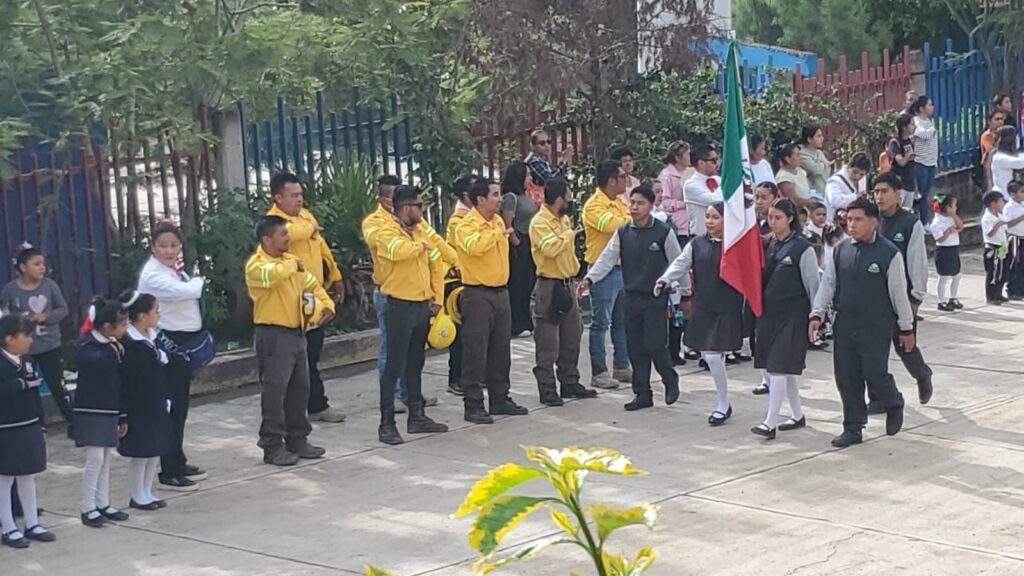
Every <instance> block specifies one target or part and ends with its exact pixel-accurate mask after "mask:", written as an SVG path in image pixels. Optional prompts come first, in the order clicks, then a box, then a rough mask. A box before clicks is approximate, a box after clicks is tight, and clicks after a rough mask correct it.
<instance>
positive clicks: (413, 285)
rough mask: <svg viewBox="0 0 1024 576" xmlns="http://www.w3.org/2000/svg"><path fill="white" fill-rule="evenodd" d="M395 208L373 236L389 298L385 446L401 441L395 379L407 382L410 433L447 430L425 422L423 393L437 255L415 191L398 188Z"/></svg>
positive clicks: (439, 273)
mask: <svg viewBox="0 0 1024 576" xmlns="http://www.w3.org/2000/svg"><path fill="white" fill-rule="evenodd" d="M393 206H394V215H393V216H392V218H391V219H390V220H389V221H388V222H386V223H384V224H383V226H382V227H381V229H380V230H379V231H378V232H377V233H376V234H375V238H376V241H375V242H374V252H375V253H376V255H377V256H376V262H377V265H378V266H379V271H380V276H381V286H380V290H381V292H383V293H384V296H385V297H386V298H387V303H386V304H385V305H384V325H385V330H386V331H387V334H388V351H387V362H386V363H385V366H384V373H383V374H381V377H380V428H379V429H378V431H377V436H378V438H379V439H380V441H381V442H383V443H385V444H401V443H402V442H403V440H402V436H401V434H399V433H398V428H397V427H396V426H395V384H396V383H397V382H398V379H399V377H402V378H404V379H405V386H406V391H407V394H408V396H407V397H406V398H407V400H406V404H407V405H408V407H409V420H408V431H409V433H410V434H431V433H438V432H447V431H448V427H447V426H445V425H444V424H439V423H437V422H434V421H433V420H431V419H430V418H427V415H426V413H425V411H424V402H423V393H422V392H423V386H422V384H423V362H424V360H425V358H426V356H425V354H426V353H425V351H424V350H425V348H426V345H427V332H428V331H429V330H430V318H431V317H433V316H435V315H436V314H437V313H438V311H440V310H441V303H442V298H443V296H444V278H443V275H444V270H443V262H442V261H441V252H440V250H438V249H437V248H435V247H434V246H433V243H432V241H431V238H430V235H429V234H428V233H427V230H428V229H429V226H425V225H424V224H425V223H424V222H423V200H422V199H421V198H420V191H419V189H418V188H415V187H412V186H398V187H397V188H396V189H395V192H394V196H393ZM435 235H436V234H435ZM374 272H375V273H376V272H377V269H376V268H375V269H374Z"/></svg>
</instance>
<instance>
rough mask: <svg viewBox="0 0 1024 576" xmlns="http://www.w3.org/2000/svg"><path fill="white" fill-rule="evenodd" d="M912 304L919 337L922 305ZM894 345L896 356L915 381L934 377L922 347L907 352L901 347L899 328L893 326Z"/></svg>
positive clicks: (915, 332)
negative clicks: (918, 314)
mask: <svg viewBox="0 0 1024 576" xmlns="http://www.w3.org/2000/svg"><path fill="white" fill-rule="evenodd" d="M910 304H911V307H912V308H913V310H914V336H917V309H918V308H919V307H920V306H921V303H920V302H914V301H913V300H911V301H910ZM892 344H893V346H894V347H895V348H896V355H897V356H899V357H900V360H902V361H903V366H904V367H906V369H907V372H910V375H911V376H912V377H913V378H914V380H918V381H920V380H924V379H925V378H927V377H929V376H931V375H932V369H931V367H929V366H928V364H926V363H925V361H924V356H923V355H922V354H921V347H920V346H914V349H913V350H911V351H910V352H907V351H906V350H904V349H903V346H900V327H899V326H893V328H892Z"/></svg>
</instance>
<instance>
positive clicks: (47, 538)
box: [0, 314, 57, 548]
mask: <svg viewBox="0 0 1024 576" xmlns="http://www.w3.org/2000/svg"><path fill="white" fill-rule="evenodd" d="M35 331H36V325H35V323H34V322H32V320H30V319H29V318H28V317H27V316H23V315H20V314H9V315H6V316H4V317H3V318H0V340H2V350H0V542H2V543H3V545H4V546H9V547H11V548H28V546H29V541H30V540H35V541H37V542H53V541H54V540H56V539H57V538H56V536H54V535H53V533H51V532H48V531H47V530H46V529H45V528H43V527H42V526H40V525H39V512H38V505H37V503H36V480H35V475H36V474H39V473H40V472H42V471H43V470H46V440H45V439H44V438H43V422H42V417H41V414H40V412H39V406H40V405H41V404H40V403H39V386H40V385H41V384H42V379H41V378H40V377H39V375H38V374H36V370H35V368H34V367H33V365H32V361H31V360H30V358H29V356H28V354H29V349H30V348H31V347H32V335H33V334H34V333H35ZM15 481H17V485H18V498H19V499H20V500H21V506H22V508H23V509H24V510H23V511H24V515H25V530H24V531H21V530H19V529H18V525H17V524H15V522H14V507H13V505H12V502H11V500H12V497H11V487H12V486H13V485H14V483H15Z"/></svg>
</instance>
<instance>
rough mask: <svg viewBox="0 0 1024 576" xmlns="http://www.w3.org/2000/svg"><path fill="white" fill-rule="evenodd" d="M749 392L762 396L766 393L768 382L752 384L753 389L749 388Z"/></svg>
mask: <svg viewBox="0 0 1024 576" xmlns="http://www.w3.org/2000/svg"><path fill="white" fill-rule="evenodd" d="M750 392H751V393H752V394H753V395H754V396H764V395H765V394H767V393H768V384H767V383H765V382H761V383H760V384H758V385H757V386H754V389H753V390H751V391H750Z"/></svg>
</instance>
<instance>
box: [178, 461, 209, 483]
mask: <svg viewBox="0 0 1024 576" xmlns="http://www.w3.org/2000/svg"><path fill="white" fill-rule="evenodd" d="M183 475H184V476H185V478H188V479H189V480H191V481H193V482H199V481H200V480H206V477H207V474H206V470H203V469H202V468H200V467H198V466H193V465H191V464H186V465H185V472H184V474H183Z"/></svg>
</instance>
